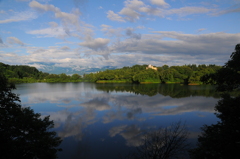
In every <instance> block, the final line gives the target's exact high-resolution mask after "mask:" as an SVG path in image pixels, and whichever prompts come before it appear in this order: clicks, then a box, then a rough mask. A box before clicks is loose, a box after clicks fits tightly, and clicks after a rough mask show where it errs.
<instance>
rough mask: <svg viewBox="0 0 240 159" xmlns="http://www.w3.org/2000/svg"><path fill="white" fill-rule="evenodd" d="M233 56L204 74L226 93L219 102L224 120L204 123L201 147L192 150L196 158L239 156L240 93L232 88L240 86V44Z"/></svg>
mask: <svg viewBox="0 0 240 159" xmlns="http://www.w3.org/2000/svg"><path fill="white" fill-rule="evenodd" d="M230 57H231V59H230V60H229V61H228V62H227V63H226V64H225V65H224V66H223V68H221V69H220V70H218V71H217V72H216V73H215V74H210V75H206V76H204V77H203V78H202V81H203V82H206V83H214V84H216V85H217V90H218V91H223V92H224V94H223V95H222V99H221V100H219V101H218V103H217V105H216V106H215V110H216V111H217V112H216V113H215V114H216V116H217V117H218V118H219V119H220V121H219V122H218V123H217V124H213V125H210V126H207V125H204V126H203V127H202V134H201V135H200V136H199V138H198V143H197V147H196V148H195V149H193V150H191V151H190V154H191V157H192V158H196V159H198V158H199V159H200V158H201V159H202V158H211V159H212V158H219V159H221V158H232V159H235V158H236V159H237V158H239V150H240V124H239V123H240V105H239V103H240V96H237V97H232V96H230V95H229V91H232V90H235V89H239V88H240V87H239V86H240V44H237V45H236V47H235V52H233V53H232V55H231V56H230Z"/></svg>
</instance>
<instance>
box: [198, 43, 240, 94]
mask: <svg viewBox="0 0 240 159" xmlns="http://www.w3.org/2000/svg"><path fill="white" fill-rule="evenodd" d="M230 57H231V59H230V60H229V61H228V62H227V63H226V64H225V65H224V66H223V67H222V68H221V69H219V70H217V72H216V73H211V74H207V75H205V76H203V77H202V78H201V81H203V82H204V83H210V84H215V85H217V90H218V91H231V90H234V89H239V87H240V82H239V81H240V44H237V45H236V47H235V52H233V53H232V55H231V56H230Z"/></svg>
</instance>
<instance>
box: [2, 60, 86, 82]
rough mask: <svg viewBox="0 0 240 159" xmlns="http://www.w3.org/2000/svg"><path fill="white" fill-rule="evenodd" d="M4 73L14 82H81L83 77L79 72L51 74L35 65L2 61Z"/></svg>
mask: <svg viewBox="0 0 240 159" xmlns="http://www.w3.org/2000/svg"><path fill="white" fill-rule="evenodd" d="M0 69H1V71H2V73H3V74H4V75H5V76H6V77H7V78H8V80H9V81H10V82H13V83H34V82H81V81H82V77H81V76H80V75H78V74H73V75H72V76H69V75H66V74H65V73H62V74H59V75H57V74H49V73H44V72H41V71H38V70H37V69H36V68H35V67H30V66H22V65H16V66H15V65H12V66H11V65H6V64H4V63H0Z"/></svg>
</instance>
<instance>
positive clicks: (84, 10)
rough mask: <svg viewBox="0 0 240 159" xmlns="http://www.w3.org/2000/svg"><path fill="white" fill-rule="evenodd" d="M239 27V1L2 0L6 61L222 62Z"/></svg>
mask: <svg viewBox="0 0 240 159" xmlns="http://www.w3.org/2000/svg"><path fill="white" fill-rule="evenodd" d="M239 26H240V0H194V1H193V0H125V1H124V0H108V1H107V0H33V1H32V0H0V62H3V63H6V64H14V65H15V64H17V65H20V64H30V65H32V66H35V67H37V68H43V67H44V65H45V64H48V63H51V64H54V65H55V66H61V67H72V68H75V69H78V68H79V67H81V66H88V67H102V66H118V67H123V66H132V65H135V64H152V65H155V66H162V65H164V64H167V65H170V66H172V65H184V64H217V65H223V64H224V63H225V62H226V61H227V60H228V59H229V56H230V54H231V53H232V52H233V51H234V47H235V45H236V44H237V43H240V27H239Z"/></svg>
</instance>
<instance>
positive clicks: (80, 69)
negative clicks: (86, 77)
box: [27, 62, 118, 75]
mask: <svg viewBox="0 0 240 159" xmlns="http://www.w3.org/2000/svg"><path fill="white" fill-rule="evenodd" d="M27 65H29V66H33V67H36V68H37V69H38V70H39V71H42V72H47V73H50V74H61V73H65V74H68V75H71V74H76V73H77V74H80V75H83V74H88V73H94V72H99V71H105V70H115V69H117V68H118V67H117V66H104V67H101V68H92V67H87V66H86V67H84V66H76V65H75V66H71V67H60V66H56V65H55V64H54V63H43V62H39V63H28V64H27Z"/></svg>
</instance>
